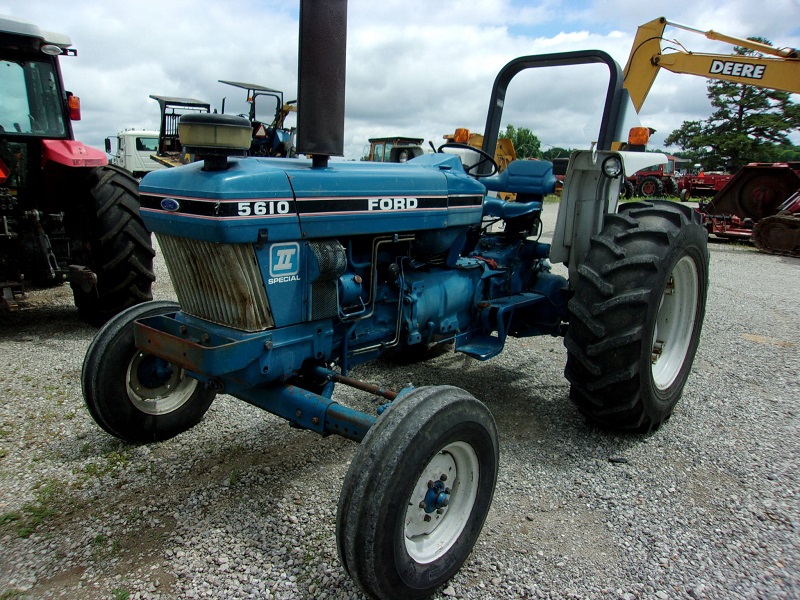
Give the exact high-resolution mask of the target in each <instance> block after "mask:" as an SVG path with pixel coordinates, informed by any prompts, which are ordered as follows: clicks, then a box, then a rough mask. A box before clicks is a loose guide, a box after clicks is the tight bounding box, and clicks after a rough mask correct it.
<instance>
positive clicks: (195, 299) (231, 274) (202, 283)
mask: <svg viewBox="0 0 800 600" xmlns="http://www.w3.org/2000/svg"><path fill="white" fill-rule="evenodd" d="M156 239H157V240H158V245H159V246H160V248H161V252H162V254H163V255H164V261H165V262H166V265H167V270H168V271H169V275H170V278H171V279H172V284H173V285H174V286H175V293H176V294H177V296H178V302H180V305H181V310H183V311H184V312H186V313H188V314H190V315H193V316H195V317H199V318H201V319H205V320H207V321H211V322H213V323H218V324H220V325H226V326H228V327H233V328H235V329H241V330H243V331H261V330H264V329H267V328H269V327H273V326H274V325H275V322H274V321H273V319H272V311H271V310H270V306H269V301H268V300H267V294H266V292H265V291H264V284H263V280H262V277H261V271H260V270H259V268H258V262H257V261H256V256H255V251H254V250H253V246H252V245H251V244H215V243H213V242H204V241H199V240H190V239H186V238H180V237H175V236H171V235H167V234H163V233H157V234H156Z"/></svg>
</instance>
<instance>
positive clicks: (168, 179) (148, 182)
mask: <svg viewBox="0 0 800 600" xmlns="http://www.w3.org/2000/svg"><path fill="white" fill-rule="evenodd" d="M139 190H140V194H141V205H142V208H141V214H142V218H143V219H144V221H145V224H146V225H147V227H148V228H149V229H150V230H151V231H153V232H155V233H168V234H170V235H175V236H184V235H186V234H187V233H189V232H191V237H192V238H194V239H203V240H206V241H211V242H220V243H257V242H263V241H267V240H269V241H271V242H272V241H288V240H298V239H312V238H326V237H335V236H342V235H361V234H365V235H366V234H379V233H387V232H414V231H422V230H431V229H446V228H449V227H463V226H467V225H471V224H475V223H478V222H480V219H481V214H482V208H483V198H484V195H485V192H486V188H485V187H484V186H483V185H482V184H480V183H479V182H478V181H476V180H475V179H473V178H472V177H469V176H468V175H466V173H464V170H463V169H462V167H461V162H460V160H459V159H458V157H456V156H453V155H447V154H427V155H423V156H420V157H418V158H415V159H413V160H411V161H408V162H406V163H383V164H381V163H370V162H346V161H342V162H331V163H330V164H329V165H328V166H327V167H324V168H320V167H313V166H312V161H310V160H299V159H269V158H229V159H228V168H227V169H224V170H220V171H205V170H203V163H202V162H197V163H193V164H189V165H185V166H181V167H176V168H173V169H166V170H161V171H154V172H152V173H149V174H148V175H147V176H145V178H144V179H143V180H142V182H141V184H140V186H139Z"/></svg>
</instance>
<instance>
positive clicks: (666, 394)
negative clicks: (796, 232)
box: [564, 201, 709, 432]
mask: <svg viewBox="0 0 800 600" xmlns="http://www.w3.org/2000/svg"><path fill="white" fill-rule="evenodd" d="M707 238H708V233H707V232H706V230H705V229H704V228H703V226H702V222H701V218H700V215H699V214H698V213H697V212H696V211H693V210H691V209H690V208H689V207H687V206H684V205H681V204H677V203H674V202H667V201H651V202H637V203H634V204H627V205H624V206H623V207H622V208H621V209H620V212H619V213H618V214H609V215H606V220H605V225H604V227H603V229H602V231H601V232H600V233H599V234H598V235H596V236H594V237H593V238H592V241H591V246H590V249H589V253H588V255H587V258H586V262H585V263H584V264H582V265H581V266H580V267H579V269H578V273H579V278H578V281H577V283H576V286H575V293H574V296H573V297H572V299H571V300H570V302H569V311H570V323H569V328H568V330H567V335H566V337H565V339H564V344H565V346H566V347H567V366H566V369H565V376H566V377H567V379H568V380H569V382H570V398H571V400H572V401H573V402H574V403H575V404H576V406H577V407H578V409H579V410H580V411H581V412H582V413H583V414H584V415H586V416H587V417H588V418H590V419H591V420H593V421H595V422H596V423H598V424H600V425H603V426H607V427H610V428H613V429H622V430H629V431H642V432H646V431H649V430H651V429H655V428H657V427H658V426H660V425H661V423H662V422H663V421H664V420H666V419H667V418H669V416H670V415H671V414H672V411H673V409H674V407H675V404H676V403H677V402H678V400H679V398H680V396H681V394H682V392H683V387H684V385H685V383H686V380H687V378H688V376H689V371H690V370H691V366H692V362H693V360H694V356H695V352H696V351H697V345H698V343H699V338H700V330H701V327H702V324H703V316H704V314H705V305H706V295H707V290H708V258H709V257H708V248H707Z"/></svg>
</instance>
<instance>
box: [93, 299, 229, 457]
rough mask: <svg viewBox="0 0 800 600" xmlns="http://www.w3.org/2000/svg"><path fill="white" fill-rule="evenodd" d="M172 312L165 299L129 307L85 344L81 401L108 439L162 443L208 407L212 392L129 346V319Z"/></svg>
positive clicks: (131, 340) (190, 424)
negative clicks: (83, 401)
mask: <svg viewBox="0 0 800 600" xmlns="http://www.w3.org/2000/svg"><path fill="white" fill-rule="evenodd" d="M178 309H179V306H178V304H176V303H175V302H166V301H156V302H147V303H144V304H138V305H136V306H133V307H131V308H129V309H127V310H125V311H123V312H121V313H120V314H118V315H117V316H115V317H114V318H112V319H111V320H110V321H108V323H106V324H105V325H104V326H103V327H102V328H101V329H100V331H98V332H97V335H95V337H94V339H93V340H92V343H91V344H90V345H89V349H88V350H87V351H86V357H85V358H84V360H83V370H82V372H81V384H82V388H83V397H84V400H85V401H86V407H87V408H88V409H89V413H90V414H91V415H92V418H93V419H94V420H95V422H96V423H97V424H98V425H99V426H100V427H102V428H103V429H104V430H105V431H107V432H108V433H110V434H111V435H113V436H115V437H118V438H120V439H122V440H126V441H129V442H155V441H162V440H166V439H169V438H171V437H173V436H176V435H178V434H179V433H182V432H183V431H186V430H187V429H190V428H191V427H193V426H194V425H196V424H197V423H199V422H200V420H201V419H202V418H203V415H204V414H205V413H206V411H207V410H208V407H209V406H211V402H212V401H213V400H214V392H212V391H209V390H206V389H205V387H204V386H203V384H201V383H200V382H199V381H197V380H196V379H192V378H190V377H189V376H188V375H186V373H185V372H184V370H183V369H181V368H180V367H178V366H176V365H173V364H171V363H168V362H167V361H165V360H163V359H161V358H158V357H156V356H154V355H152V354H148V353H147V352H143V351H141V350H139V349H138V348H137V347H136V345H135V343H134V338H133V324H134V321H136V320H137V319H142V318H145V317H152V316H155V315H161V314H165V313H169V312H174V311H176V310H178Z"/></svg>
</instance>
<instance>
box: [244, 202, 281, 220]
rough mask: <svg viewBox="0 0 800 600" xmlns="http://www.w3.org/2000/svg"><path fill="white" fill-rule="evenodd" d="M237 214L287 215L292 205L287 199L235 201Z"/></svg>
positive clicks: (245, 215) (258, 215)
mask: <svg viewBox="0 0 800 600" xmlns="http://www.w3.org/2000/svg"><path fill="white" fill-rule="evenodd" d="M236 207H237V214H238V215H239V216H240V217H249V216H257V217H260V216H264V215H288V214H289V213H291V212H292V205H291V203H290V202H289V201H288V200H257V201H255V202H237V203H236Z"/></svg>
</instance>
